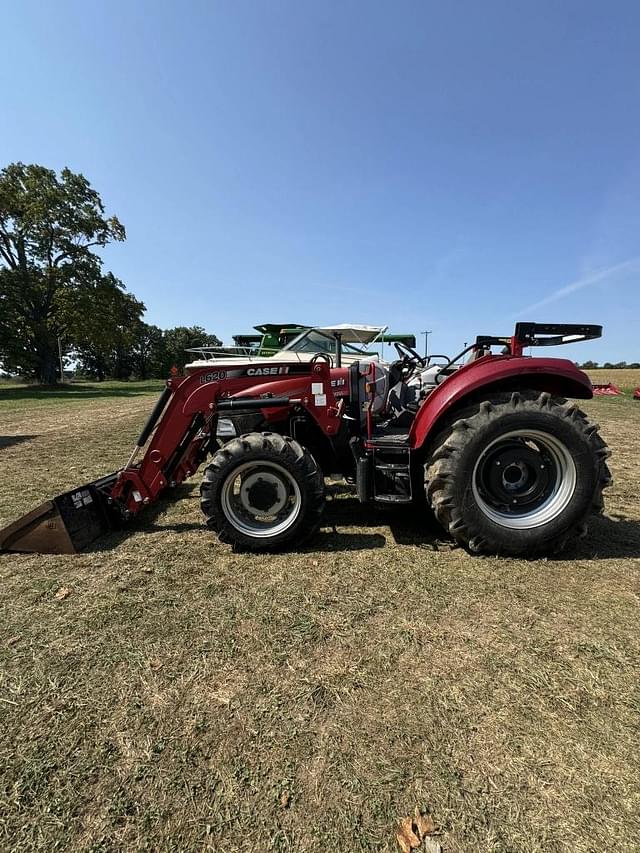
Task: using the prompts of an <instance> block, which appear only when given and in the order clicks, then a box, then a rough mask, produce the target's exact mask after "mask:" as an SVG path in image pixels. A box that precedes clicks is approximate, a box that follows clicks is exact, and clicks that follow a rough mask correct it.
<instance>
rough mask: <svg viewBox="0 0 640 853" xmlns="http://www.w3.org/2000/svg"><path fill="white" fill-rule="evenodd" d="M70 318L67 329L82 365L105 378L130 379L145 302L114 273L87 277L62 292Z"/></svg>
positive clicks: (99, 377)
mask: <svg viewBox="0 0 640 853" xmlns="http://www.w3.org/2000/svg"><path fill="white" fill-rule="evenodd" d="M61 304H62V307H63V313H64V315H65V316H67V317H68V318H69V320H68V324H67V327H66V332H67V336H68V339H69V341H70V342H71V344H72V347H73V354H74V356H75V358H76V360H77V361H78V364H79V366H80V369H81V370H82V371H83V372H84V373H87V374H88V375H89V376H93V377H95V378H96V379H98V381H102V380H103V379H105V378H106V377H108V376H111V377H114V378H116V379H128V378H129V376H130V375H131V373H133V372H134V370H135V368H134V348H135V344H136V335H137V329H138V327H139V326H140V325H143V324H142V320H141V316H142V313H143V311H144V305H143V303H142V302H140V301H139V300H137V299H136V298H135V297H134V296H132V295H131V294H130V293H125V290H124V285H123V284H122V282H121V281H120V280H119V279H117V278H116V277H115V276H114V275H113V274H112V273H107V274H106V275H98V276H97V277H96V278H95V279H94V280H93V281H85V283H84V286H83V287H82V288H80V289H78V290H76V291H68V292H65V293H64V294H63V295H62V296H61Z"/></svg>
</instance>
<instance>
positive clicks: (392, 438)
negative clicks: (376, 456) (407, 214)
mask: <svg viewBox="0 0 640 853" xmlns="http://www.w3.org/2000/svg"><path fill="white" fill-rule="evenodd" d="M367 447H369V448H371V449H375V450H384V449H386V448H396V447H397V448H400V449H404V448H407V447H409V433H408V432H404V431H403V432H398V433H382V434H380V435H376V434H375V433H374V434H373V435H372V437H371V438H370V439H369V440H368V441H367Z"/></svg>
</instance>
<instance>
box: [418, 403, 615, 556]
mask: <svg viewBox="0 0 640 853" xmlns="http://www.w3.org/2000/svg"><path fill="white" fill-rule="evenodd" d="M609 455H610V451H609V450H608V448H607V446H606V444H605V443H604V441H603V440H602V439H601V438H600V436H599V434H598V425H597V424H595V423H592V422H591V421H590V420H589V419H588V418H587V416H586V415H585V414H584V412H582V411H581V410H580V409H579V408H578V407H577V406H576V405H575V404H574V403H570V402H568V401H567V400H565V399H564V398H561V397H552V396H551V395H550V394H548V393H539V392H536V391H527V392H521V393H517V392H516V393H513V394H500V395H496V396H494V397H493V398H492V399H490V400H485V401H483V402H479V403H478V404H476V405H475V406H473V407H471V408H470V409H466V410H464V411H462V412H460V413H459V414H458V415H457V416H456V418H455V420H453V421H452V422H451V423H450V424H449V425H448V427H447V428H446V429H445V430H444V432H443V433H441V434H440V436H439V437H438V438H437V439H436V443H435V446H434V447H433V449H432V452H431V454H430V457H429V459H428V461H427V464H426V465H425V479H426V484H425V485H426V493H427V498H428V501H429V503H430V504H431V507H432V509H433V511H434V513H435V515H436V518H437V519H438V521H439V522H440V524H441V525H442V526H443V527H444V528H445V530H447V531H448V532H449V533H450V534H451V536H453V538H454V539H455V540H456V541H457V542H458V543H459V544H461V545H463V546H464V547H466V548H468V549H469V550H470V551H472V552H475V553H493V554H508V555H526V556H536V555H541V554H553V553H557V552H558V551H561V550H562V549H563V548H564V547H565V546H566V544H567V543H568V542H569V541H570V540H572V539H574V538H576V537H580V536H584V535H585V534H586V532H587V519H588V517H589V515H590V514H598V515H599V514H602V512H603V509H604V503H603V499H602V490H603V489H604V488H606V487H607V486H608V485H610V484H611V474H610V472H609V469H608V467H607V464H606V461H605V460H606V459H607V457H608V456H609Z"/></svg>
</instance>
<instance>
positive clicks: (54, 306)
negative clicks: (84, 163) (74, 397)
mask: <svg viewBox="0 0 640 853" xmlns="http://www.w3.org/2000/svg"><path fill="white" fill-rule="evenodd" d="M125 238H126V233H125V229H124V226H123V225H122V223H121V222H120V221H119V220H118V218H117V217H116V216H107V215H106V214H105V209H104V205H103V203H102V199H101V198H100V196H99V194H98V193H97V192H96V191H95V190H94V189H93V188H92V187H91V185H90V184H89V182H88V181H87V179H86V178H85V177H84V176H83V175H81V174H75V173H73V172H71V171H70V170H69V169H62V171H61V172H60V174H59V175H57V174H56V172H55V171H53V170H51V169H47V168H45V167H44V166H38V165H25V164H24V163H12V164H10V165H9V166H6V167H5V168H4V169H2V171H1V172H0V368H1V369H2V370H3V371H4V372H5V373H9V374H14V375H18V376H24V377H27V378H29V379H33V380H36V381H38V382H40V383H42V384H45V385H52V384H55V383H56V382H57V381H58V379H60V378H61V377H60V352H61V351H62V355H63V363H64V364H65V365H73V366H74V367H75V369H76V370H78V371H79V372H81V373H83V374H85V375H87V376H90V377H92V378H95V379H98V380H102V379H106V378H116V379H126V378H129V377H137V378H140V379H148V378H152V377H160V376H167V375H168V373H169V372H170V370H171V368H172V367H173V366H176V367H178V368H180V367H183V366H184V364H185V362H186V361H187V360H188V358H189V355H188V354H187V353H185V349H186V348H187V347H197V346H204V345H214V346H215V345H219V344H220V341H219V339H218V338H217V337H216V336H215V335H213V334H210V333H208V332H207V331H205V329H203V328H202V327H200V326H189V327H186V326H179V327H176V328H172V329H160V328H159V327H158V326H153V325H149V324H148V323H145V322H144V320H143V315H144V312H145V306H144V304H143V303H142V302H141V301H140V300H139V299H136V297H135V296H134V295H133V294H131V293H129V292H127V290H126V288H125V285H124V283H123V282H122V281H121V280H120V279H119V278H117V277H116V276H115V275H114V274H113V273H111V272H105V271H104V269H103V262H102V258H101V257H100V255H99V254H98V251H99V250H100V249H101V248H103V247H104V246H106V245H107V244H109V243H111V242H114V241H116V242H119V241H122V240H124V239H125Z"/></svg>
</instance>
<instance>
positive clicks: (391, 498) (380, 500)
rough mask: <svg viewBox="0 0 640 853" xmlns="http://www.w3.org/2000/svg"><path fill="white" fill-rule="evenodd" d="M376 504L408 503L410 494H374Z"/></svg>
mask: <svg viewBox="0 0 640 853" xmlns="http://www.w3.org/2000/svg"><path fill="white" fill-rule="evenodd" d="M373 500H374V501H375V503H377V504H393V505H394V506H396V505H397V504H410V503H411V495H376V496H375V498H374V499H373Z"/></svg>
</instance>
